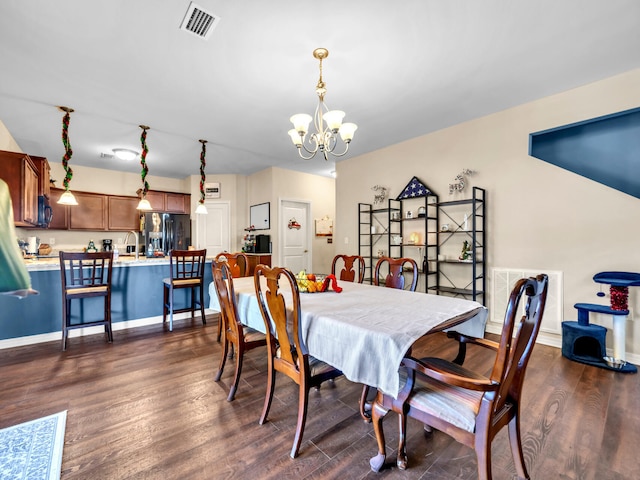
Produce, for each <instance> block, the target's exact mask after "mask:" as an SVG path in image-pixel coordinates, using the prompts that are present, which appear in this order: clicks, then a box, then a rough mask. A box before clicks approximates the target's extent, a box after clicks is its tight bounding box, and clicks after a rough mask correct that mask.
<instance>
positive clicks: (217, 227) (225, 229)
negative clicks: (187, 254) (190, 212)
mask: <svg viewBox="0 0 640 480" xmlns="http://www.w3.org/2000/svg"><path fill="white" fill-rule="evenodd" d="M205 206H206V207H207V211H208V212H209V213H208V214H207V215H196V235H197V237H196V238H197V239H198V248H206V249H207V255H217V254H218V253H220V252H224V251H227V252H229V251H231V250H230V249H231V237H230V235H229V232H230V222H231V219H230V214H229V211H230V206H229V203H228V202H206V201H205Z"/></svg>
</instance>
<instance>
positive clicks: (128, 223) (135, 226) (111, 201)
mask: <svg viewBox="0 0 640 480" xmlns="http://www.w3.org/2000/svg"><path fill="white" fill-rule="evenodd" d="M107 201H108V205H109V227H108V228H109V230H123V231H130V230H134V231H137V230H139V229H140V212H139V211H138V210H137V208H136V207H137V206H138V202H139V200H138V198H136V197H120V196H115V195H109V196H108V197H107Z"/></svg>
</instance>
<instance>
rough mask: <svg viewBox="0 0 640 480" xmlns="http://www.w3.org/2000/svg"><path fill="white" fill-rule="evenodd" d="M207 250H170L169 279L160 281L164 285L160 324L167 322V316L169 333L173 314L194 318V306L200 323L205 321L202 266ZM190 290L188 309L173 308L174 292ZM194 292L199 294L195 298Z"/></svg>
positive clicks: (171, 327)
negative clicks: (200, 319) (188, 314)
mask: <svg viewBox="0 0 640 480" xmlns="http://www.w3.org/2000/svg"><path fill="white" fill-rule="evenodd" d="M206 256H207V250H206V249H204V250H171V252H170V253H169V265H170V271H171V277H169V278H165V279H163V280H162V282H163V285H164V307H163V309H162V323H163V324H164V323H165V322H166V321H167V314H169V331H173V314H174V313H181V312H191V319H193V318H194V312H195V310H196V306H197V307H198V308H199V309H200V315H201V317H202V323H203V324H204V325H206V323H207V321H206V319H205V315H204V264H205V259H206ZM187 288H188V289H189V290H191V302H190V305H189V306H188V307H184V308H179V309H176V308H175V307H174V299H173V297H174V291H175V290H180V289H187ZM196 291H199V292H200V294H199V296H198V297H197V298H196Z"/></svg>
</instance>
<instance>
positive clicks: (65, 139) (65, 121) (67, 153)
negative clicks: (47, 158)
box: [59, 107, 73, 191]
mask: <svg viewBox="0 0 640 480" xmlns="http://www.w3.org/2000/svg"><path fill="white" fill-rule="evenodd" d="M59 108H60V110H62V111H63V112H65V114H64V117H62V144H63V145H64V156H63V157H62V166H63V167H64V171H65V172H66V173H65V176H64V180H63V181H62V184H63V185H64V189H65V190H66V191H68V190H69V182H70V181H71V179H72V178H73V170H72V169H71V167H70V166H69V160H71V155H73V150H71V144H70V143H69V121H70V120H71V112H73V109H72V108H68V107H59Z"/></svg>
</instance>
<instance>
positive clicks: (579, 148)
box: [529, 108, 640, 198]
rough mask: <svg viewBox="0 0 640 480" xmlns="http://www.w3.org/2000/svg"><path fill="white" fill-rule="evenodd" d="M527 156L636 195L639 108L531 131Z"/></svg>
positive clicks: (639, 195) (639, 156) (638, 186)
mask: <svg viewBox="0 0 640 480" xmlns="http://www.w3.org/2000/svg"><path fill="white" fill-rule="evenodd" d="M529 143H530V144H529V155H531V156H533V157H535V158H538V159H540V160H543V161H545V162H548V163H551V164H553V165H556V166H558V167H561V168H564V169H565V170H569V171H570V172H573V173H576V174H578V175H582V176H583V177H586V178H589V179H591V180H593V181H595V182H599V183H601V184H603V185H607V186H608V187H611V188H615V189H616V190H619V191H621V192H624V193H627V194H629V195H632V196H634V197H636V198H640V108H634V109H632V110H626V111H624V112H619V113H615V114H612V115H606V116H604V117H599V118H594V119H592V120H587V121H584V122H579V123H574V124H570V125H565V126H562V127H558V128H554V129H551V130H545V131H542V132H536V133H532V134H531V135H530V142H529Z"/></svg>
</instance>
